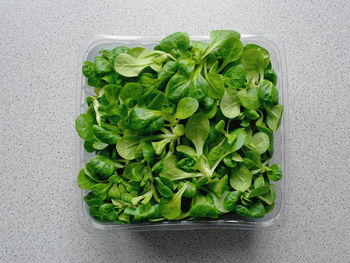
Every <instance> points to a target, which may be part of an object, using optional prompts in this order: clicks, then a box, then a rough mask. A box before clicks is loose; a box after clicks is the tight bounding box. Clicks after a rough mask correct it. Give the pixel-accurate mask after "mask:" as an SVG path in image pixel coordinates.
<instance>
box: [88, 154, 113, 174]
mask: <svg viewBox="0 0 350 263" xmlns="http://www.w3.org/2000/svg"><path fill="white" fill-rule="evenodd" d="M86 167H87V169H88V170H89V172H90V173H91V175H93V176H97V177H98V178H101V179H107V178H108V177H109V176H111V175H112V174H113V172H114V170H115V167H114V163H113V161H112V160H111V159H109V158H107V157H105V156H102V155H97V156H94V157H93V158H92V159H91V160H90V161H89V162H88V163H87V164H86Z"/></svg>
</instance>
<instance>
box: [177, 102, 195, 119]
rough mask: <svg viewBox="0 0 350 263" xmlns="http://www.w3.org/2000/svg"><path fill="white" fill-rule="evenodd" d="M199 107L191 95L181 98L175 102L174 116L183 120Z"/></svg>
mask: <svg viewBox="0 0 350 263" xmlns="http://www.w3.org/2000/svg"><path fill="white" fill-rule="evenodd" d="M198 107H199V103H198V101H197V100H196V99H194V98H191V97H186V98H182V99H181V100H180V101H179V103H178V104H177V108H176V113H175V118H177V119H180V120H183V119H187V118H188V117H190V116H191V115H193V114H194V113H195V112H196V111H197V109H198Z"/></svg>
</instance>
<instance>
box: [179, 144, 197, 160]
mask: <svg viewBox="0 0 350 263" xmlns="http://www.w3.org/2000/svg"><path fill="white" fill-rule="evenodd" d="M176 150H177V151H178V152H180V153H183V154H185V155H186V156H187V157H191V158H193V159H196V157H197V155H196V151H195V150H194V149H193V148H192V147H190V146H188V145H178V146H177V147H176Z"/></svg>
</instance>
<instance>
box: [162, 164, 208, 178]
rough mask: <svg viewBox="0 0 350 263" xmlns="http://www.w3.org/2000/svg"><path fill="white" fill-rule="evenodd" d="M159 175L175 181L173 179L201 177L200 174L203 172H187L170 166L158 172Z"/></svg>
mask: <svg viewBox="0 0 350 263" xmlns="http://www.w3.org/2000/svg"><path fill="white" fill-rule="evenodd" d="M160 176H161V177H165V178H168V179H170V180H173V181H175V180H182V179H188V178H195V177H201V176H203V174H202V173H188V172H185V171H183V170H181V169H178V168H175V167H170V168H167V169H163V171H162V172H161V173H160Z"/></svg>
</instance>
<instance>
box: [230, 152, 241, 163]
mask: <svg viewBox="0 0 350 263" xmlns="http://www.w3.org/2000/svg"><path fill="white" fill-rule="evenodd" d="M231 157H232V160H233V161H235V162H239V163H241V162H243V158H242V156H240V155H239V153H237V152H234V153H232V154H231Z"/></svg>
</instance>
